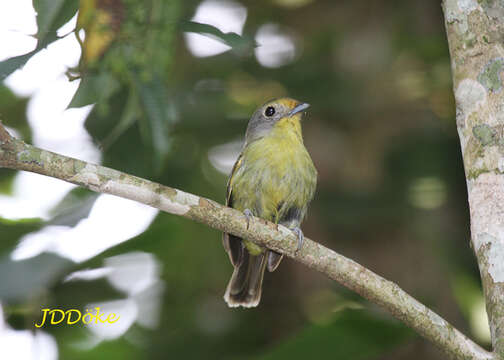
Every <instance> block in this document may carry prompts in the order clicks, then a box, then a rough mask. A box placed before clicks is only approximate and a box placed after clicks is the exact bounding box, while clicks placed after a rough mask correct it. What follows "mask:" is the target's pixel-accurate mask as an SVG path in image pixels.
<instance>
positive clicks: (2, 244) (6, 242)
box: [0, 169, 44, 254]
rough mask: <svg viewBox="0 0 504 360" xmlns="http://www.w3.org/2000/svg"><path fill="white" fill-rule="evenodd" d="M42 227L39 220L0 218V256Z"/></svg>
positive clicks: (42, 223)
mask: <svg viewBox="0 0 504 360" xmlns="http://www.w3.org/2000/svg"><path fill="white" fill-rule="evenodd" d="M2 170H3V169H2ZM43 225H44V222H43V221H42V220H41V219H20V220H10V219H4V218H1V217H0V234H2V241H0V254H5V253H7V252H10V251H12V249H13V248H14V247H15V246H16V244H17V243H18V242H19V239H20V238H21V237H22V236H24V235H26V234H28V233H30V232H33V231H36V230H38V229H40V228H41V227H42V226H43Z"/></svg>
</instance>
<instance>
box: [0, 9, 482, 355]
mask: <svg viewBox="0 0 504 360" xmlns="http://www.w3.org/2000/svg"><path fill="white" fill-rule="evenodd" d="M200 3H201V1H200V0H189V1H180V0H170V1H163V0H144V1H134V0H83V1H81V2H80V3H79V2H78V1H77V0H34V7H35V9H36V10H37V25H38V29H39V30H38V32H37V35H36V36H37V40H38V45H37V48H36V49H35V50H34V51H32V52H30V53H28V54H26V55H21V56H18V57H15V58H11V59H7V60H5V61H2V62H0V77H1V78H5V77H6V76H8V75H9V74H11V73H12V72H13V71H14V70H15V69H17V68H20V67H22V66H23V65H24V64H25V63H26V62H27V61H28V60H29V59H30V58H31V57H32V56H33V55H34V54H36V53H37V52H38V51H39V50H40V49H43V48H44V47H46V46H47V45H48V44H50V43H51V42H53V41H56V40H57V39H58V38H59V37H58V35H57V33H56V30H57V29H58V28H59V27H60V26H61V25H62V24H64V23H65V22H67V21H68V20H69V19H70V18H71V17H72V16H73V15H74V14H75V12H76V11H77V9H78V8H80V9H81V13H80V17H79V20H78V28H79V29H81V30H79V31H77V33H76V35H77V36H78V38H79V40H80V42H81V45H82V48H83V56H82V58H81V61H80V63H79V66H78V67H77V68H75V69H69V72H68V76H69V78H70V79H76V78H80V79H81V80H80V84H79V88H78V90H77V93H76V94H75V96H74V97H73V99H72V101H71V103H70V104H69V107H81V106H84V105H87V104H91V103H96V105H95V106H94V108H93V110H92V112H91V113H90V115H89V116H88V118H87V120H86V124H85V126H86V129H87V130H88V132H89V133H90V135H91V136H92V138H93V140H94V141H95V143H96V144H97V145H98V146H99V147H100V149H101V150H102V152H103V154H102V155H103V157H102V162H103V164H104V165H105V166H109V167H112V168H116V169H118V170H121V171H126V172H129V173H132V174H134V175H137V176H140V177H145V178H149V179H152V180H154V181H158V182H161V183H164V184H167V185H170V186H174V187H177V188H180V189H183V190H185V191H188V192H193V193H196V194H199V195H202V196H206V197H209V198H212V199H215V200H223V197H224V192H225V183H226V175H225V174H222V173H221V172H219V171H217V170H216V168H215V167H214V166H213V165H212V163H211V162H210V160H209V157H208V153H209V151H210V150H211V149H213V148H214V147H215V146H217V145H222V144H225V143H229V142H231V141H236V140H237V139H241V138H242V136H243V134H244V131H245V127H246V122H247V120H248V118H249V116H250V115H251V113H252V112H253V111H254V109H255V108H256V107H257V106H258V105H259V104H261V103H262V102H264V101H266V100H268V99H269V98H272V97H276V96H284V95H289V96H291V97H294V98H298V99H300V100H303V101H307V102H309V103H310V104H311V105H312V107H311V108H310V111H309V116H308V120H307V121H306V122H305V123H304V134H305V143H306V145H307V148H308V149H309V151H310V153H311V154H312V157H313V159H314V162H315V164H316V166H317V168H318V170H319V185H318V189H317V194H316V198H315V200H314V202H313V204H312V206H311V209H310V215H309V217H308V219H307V221H306V223H305V225H304V232H305V234H307V236H309V237H310V238H313V239H317V240H318V241H320V242H321V243H323V244H325V245H327V246H329V247H331V248H334V249H336V250H337V251H339V252H341V253H343V254H345V255H347V256H349V257H351V258H354V259H355V260H356V261H358V262H360V263H362V264H364V265H365V266H367V267H369V268H370V269H372V270H374V271H376V272H377V273H379V274H382V275H383V276H385V277H386V278H388V279H390V280H392V281H395V282H397V283H398V284H399V285H400V286H401V287H403V288H404V289H405V290H406V291H408V292H409V293H411V294H412V295H413V296H415V297H417V298H418V299H420V300H421V301H423V302H424V303H425V304H426V305H428V306H430V307H432V308H433V309H434V310H435V311H436V312H438V313H440V314H441V315H442V316H443V317H445V318H446V319H447V320H448V321H450V322H451V323H452V324H453V325H454V326H456V327H458V328H460V329H461V330H462V331H463V332H465V333H468V334H474V331H473V329H472V328H471V327H470V324H469V322H468V319H469V318H470V317H471V316H473V315H474V314H473V312H474V311H473V310H474V307H475V303H476V302H477V301H479V298H478V297H477V296H476V295H475V294H476V293H477V291H478V285H477V284H479V281H478V271H477V266H476V263H475V260H474V259H473V256H472V253H471V249H470V248H469V245H468V244H469V225H468V211H467V201H466V192H465V191H466V190H465V180H464V172H463V167H462V162H461V156H460V149H459V145H458V139H457V135H456V129H455V120H454V115H455V114H454V101H453V97H452V89H451V79H450V65H449V55H448V49H447V44H446V39H445V33H444V27H443V17H442V14H441V7H440V6H439V3H438V2H426V1H421V0H415V1H410V2H401V1H383V0H382V1H376V2H372V3H370V2H365V1H360V2H359V1H339V2H334V1H330V0H312V1H306V0H301V1H300V0H271V1H267V0H263V1H256V2H252V1H249V2H243V3H242V4H243V5H244V6H245V7H246V9H247V20H246V23H245V27H244V30H243V35H242V36H240V35H238V34H236V33H232V32H224V31H221V30H219V29H218V28H216V27H213V26H211V25H209V24H204V23H198V22H193V21H191V19H192V16H193V15H194V13H195V11H196V9H197V7H198V6H199V5H200ZM268 23H275V24H278V25H280V26H281V27H282V28H283V29H287V30H288V32H289V33H290V34H293V37H294V39H295V45H296V56H295V58H294V60H293V61H292V62H290V63H287V64H285V65H283V66H281V67H278V68H269V67H265V66H262V65H261V64H260V63H259V62H258V61H257V57H256V56H255V54H256V50H257V48H256V46H260V44H256V40H254V34H256V33H257V31H258V30H259V29H260V28H261V26H263V25H264V24H268ZM82 31H84V32H85V37H84V38H83V37H82ZM184 32H191V33H198V34H201V35H203V36H207V37H211V38H214V39H215V38H217V39H219V41H220V42H221V43H224V44H227V45H229V46H230V47H231V48H232V50H230V51H227V52H225V53H222V54H220V55H217V56H212V57H205V58H201V57H196V56H193V55H192V54H191V53H190V52H189V51H188V48H187V46H186V42H185V38H184ZM62 36H70V34H63V35H62ZM26 104H27V99H22V98H16V97H15V96H14V95H13V94H12V93H11V92H10V91H9V90H8V89H7V88H6V87H4V86H0V109H1V111H0V119H2V120H4V121H5V122H6V123H7V125H8V126H9V127H11V128H13V129H15V130H16V131H17V132H18V133H19V134H21V136H22V137H23V138H24V139H26V140H27V141H30V139H31V131H30V127H29V125H28V123H27V120H26V115H25V112H26ZM14 174H15V172H13V171H10V170H5V169H0V192H1V193H7V194H8V193H10V190H11V183H12V180H13V177H14ZM95 199H96V195H94V194H91V193H90V192H88V191H84V190H80V189H76V190H73V191H72V192H70V193H69V194H68V195H67V196H66V197H65V198H64V199H63V200H62V201H61V202H60V204H59V205H57V206H56V207H55V209H54V211H53V212H52V215H53V218H52V219H49V220H47V221H42V220H33V219H31V220H30V219H22V220H19V221H14V220H1V221H0V233H1V234H2V242H1V245H0V246H1V247H2V253H1V254H2V256H3V260H2V261H0V270H1V273H2V274H3V276H4V280H3V281H2V282H1V283H2V286H3V287H2V290H1V292H0V297H1V298H2V299H7V298H9V299H16V300H11V301H10V302H9V304H8V306H7V307H6V308H5V311H6V314H7V316H8V321H9V323H10V324H11V325H14V326H16V328H30V324H31V323H32V321H31V320H32V319H34V318H37V316H39V309H40V308H43V307H46V306H51V307H55V306H58V307H61V308H76V307H83V306H85V305H86V304H88V303H90V302H96V301H105V300H107V299H120V298H124V297H125V295H124V293H122V292H120V291H117V289H115V288H113V287H112V286H111V284H110V283H109V282H108V281H106V280H105V279H103V278H101V279H98V280H90V281H72V282H68V281H62V279H63V278H64V277H65V275H68V274H69V273H70V272H71V271H74V270H83V269H95V268H101V267H103V266H104V264H105V262H106V259H108V258H110V257H111V256H116V255H121V254H126V253H129V252H133V251H143V252H146V253H150V254H154V255H155V257H156V259H157V260H158V261H159V263H160V264H161V272H160V278H161V279H162V280H163V282H164V284H165V290H164V292H163V295H162V304H161V312H160V316H159V319H158V320H159V325H158V327H157V328H154V329H149V328H145V327H142V326H140V325H138V324H134V325H133V326H132V327H131V328H130V329H129V330H128V332H127V333H126V334H125V335H124V336H122V337H120V338H119V339H116V340H111V341H104V342H102V343H100V344H98V345H97V346H96V347H89V346H88V347H86V346H83V345H82V344H81V342H82V341H83V339H86V336H88V334H87V331H86V330H85V329H84V328H81V327H76V326H74V327H69V326H59V327H48V328H47V329H46V330H47V331H49V332H50V333H51V334H53V335H55V336H56V339H57V342H58V344H59V346H60V347H59V352H60V357H61V358H62V359H88V358H93V359H115V358H117V359H158V358H159V359H164V358H166V357H183V358H185V359H192V358H194V359H200V358H215V359H222V358H275V359H283V358H286V359H297V358H306V357H307V356H310V355H312V356H313V355H315V356H325V357H329V356H331V357H333V358H336V359H348V358H352V359H353V358H355V359H365V358H368V359H425V358H429V359H442V358H444V356H443V354H442V353H440V352H438V351H437V350H436V349H433V347H432V345H431V344H429V343H427V342H425V341H424V340H422V339H420V338H419V337H418V336H414V335H413V334H412V333H411V332H410V331H408V330H406V329H404V328H403V327H402V326H401V325H398V324H397V323H395V322H392V321H391V319H390V316H388V315H384V314H383V313H382V312H380V311H379V310H377V309H375V308H374V307H373V306H372V305H370V304H368V303H367V302H365V301H363V300H362V299H360V298H359V297H357V296H356V295H355V294H352V293H350V292H349V291H347V290H345V289H343V288H341V287H340V286H338V285H336V284H334V283H333V282H331V281H329V280H327V279H325V278H324V277H323V276H321V275H320V274H318V273H315V272H313V271H311V270H309V269H307V268H305V267H302V266H300V265H298V264H295V263H293V262H290V261H289V260H284V263H283V264H282V266H281V267H280V268H279V270H277V271H276V272H275V273H272V274H267V276H266V279H265V284H264V291H263V300H262V303H261V305H260V307H259V308H257V309H251V310H246V311H245V310H235V309H233V310H231V309H228V308H227V307H226V306H225V304H224V302H223V300H222V294H223V292H224V289H225V286H226V283H227V281H228V278H229V276H230V275H231V266H230V264H229V261H228V259H227V256H226V254H225V253H224V250H223V249H222V247H221V245H220V236H221V235H220V234H219V233H218V232H216V231H214V230H211V229H209V228H207V227H205V226H202V225H199V224H195V223H193V222H190V221H188V220H184V219H181V218H178V217H175V216H170V215H167V214H159V215H158V216H157V217H156V219H155V221H154V222H153V223H152V224H151V226H150V227H149V228H148V229H147V230H146V231H145V232H144V233H142V234H141V235H139V236H137V237H135V238H134V239H131V240H129V241H127V242H124V243H122V244H120V245H118V246H116V247H114V248H111V249H109V250H107V251H105V252H104V253H102V254H100V255H98V256H96V257H94V258H92V259H90V260H88V261H86V262H84V263H81V264H71V263H69V262H67V261H63V260H62V259H60V258H56V257H54V258H48V257H47V256H46V255H44V254H42V255H40V256H39V257H35V258H33V259H31V260H27V262H13V261H12V260H10V258H9V257H8V254H9V252H10V251H12V250H13V249H14V248H15V246H16V244H17V243H18V241H19V239H20V238H21V237H22V236H23V235H25V234H28V233H30V232H33V231H36V230H37V229H40V228H41V227H42V226H44V225H60V226H74V225H75V224H77V223H78V222H79V221H80V220H81V219H85V217H86V216H87V215H88V214H89V211H90V210H91V207H92V206H93V204H94V200H95ZM60 260H61V261H60ZM48 264H51V266H49V265H48ZM10 274H15V277H12V278H11V275H10ZM32 275H33V276H32ZM35 275H37V276H35ZM5 279H10V280H12V279H14V280H15V281H14V283H15V284H18V285H20V286H12V287H11V286H10V285H9V284H11V283H12V281H7V280H5ZM25 279H26V280H25ZM28 280H31V281H28ZM33 281H35V282H37V286H33ZM4 287H7V288H6V289H4ZM10 295H12V296H10ZM320 299H322V300H320ZM142 300H144V299H143V298H141V301H142ZM349 302H351V303H354V304H360V305H361V306H362V307H364V308H365V309H366V310H363V309H361V310H355V309H353V308H354V307H352V309H353V310H352V309H348V307H347V306H346V305H345V304H347V303H349ZM454 304H457V306H454ZM25 306H26V309H28V311H26V310H24V311H21V312H20V311H19V308H25ZM314 314H316V315H314ZM30 321H31V322H30ZM481 341H482V342H483V343H484V344H485V341H486V340H485V339H483V338H481ZM75 345H81V346H75Z"/></svg>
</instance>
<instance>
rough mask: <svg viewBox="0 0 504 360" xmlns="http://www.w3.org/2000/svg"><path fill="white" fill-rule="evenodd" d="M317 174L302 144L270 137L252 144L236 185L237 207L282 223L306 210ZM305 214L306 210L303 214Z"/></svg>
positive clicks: (283, 137) (234, 196) (247, 149)
mask: <svg viewBox="0 0 504 360" xmlns="http://www.w3.org/2000/svg"><path fill="white" fill-rule="evenodd" d="M316 177H317V174H316V170H315V167H314V166H313V162H312V160H311V158H310V156H309V154H308V152H307V151H306V149H305V147H304V145H303V143H302V140H301V141H300V139H299V138H297V137H295V136H293V137H288V136H278V137H275V136H267V137H264V138H262V139H259V140H257V141H254V142H253V143H251V144H249V145H248V146H247V147H246V148H245V150H244V152H243V159H242V165H241V166H240V169H238V171H237V173H236V174H235V177H234V181H233V183H234V184H233V203H234V206H235V207H236V208H238V209H240V210H244V209H250V210H252V211H253V212H254V214H255V215H256V216H259V217H262V218H264V219H267V220H271V221H278V219H279V218H280V217H281V215H282V214H281V212H286V211H288V210H289V209H290V208H292V207H296V208H301V209H306V206H307V204H308V202H309V201H310V200H311V199H312V197H313V193H314V190H315V185H316ZM303 212H304V210H303Z"/></svg>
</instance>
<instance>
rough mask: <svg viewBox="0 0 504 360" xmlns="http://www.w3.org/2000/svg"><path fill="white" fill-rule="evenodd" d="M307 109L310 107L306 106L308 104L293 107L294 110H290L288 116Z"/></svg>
mask: <svg viewBox="0 0 504 360" xmlns="http://www.w3.org/2000/svg"><path fill="white" fill-rule="evenodd" d="M309 107H310V104H308V103H301V104H299V105H296V107H294V109H292V110H291V111H290V112H289V116H293V115H296V114H297V113H300V112H301V111H304V110H306V109H308V108H309Z"/></svg>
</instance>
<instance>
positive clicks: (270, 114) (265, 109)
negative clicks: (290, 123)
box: [245, 98, 310, 144]
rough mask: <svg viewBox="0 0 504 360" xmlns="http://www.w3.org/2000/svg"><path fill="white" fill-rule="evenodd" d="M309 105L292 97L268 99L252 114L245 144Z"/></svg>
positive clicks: (263, 134) (260, 136)
mask: <svg viewBox="0 0 504 360" xmlns="http://www.w3.org/2000/svg"><path fill="white" fill-rule="evenodd" d="M309 106H310V105H309V104H307V103H302V102H300V101H297V100H294V99H290V98H281V99H275V100H271V101H268V102H267V103H265V104H264V105H262V106H261V107H259V108H258V109H257V110H256V111H255V113H254V115H252V118H251V119H250V121H249V123H248V126H247V133H246V134H245V144H248V143H250V142H252V141H254V140H257V139H260V138H262V137H264V136H265V135H267V134H268V133H269V132H270V131H271V130H272V129H273V127H274V126H275V124H276V123H277V122H278V121H279V120H280V119H283V118H285V117H291V116H294V115H296V114H299V113H301V112H302V111H303V110H305V109H307V108H308V107H309ZM299 115H301V114H299Z"/></svg>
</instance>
